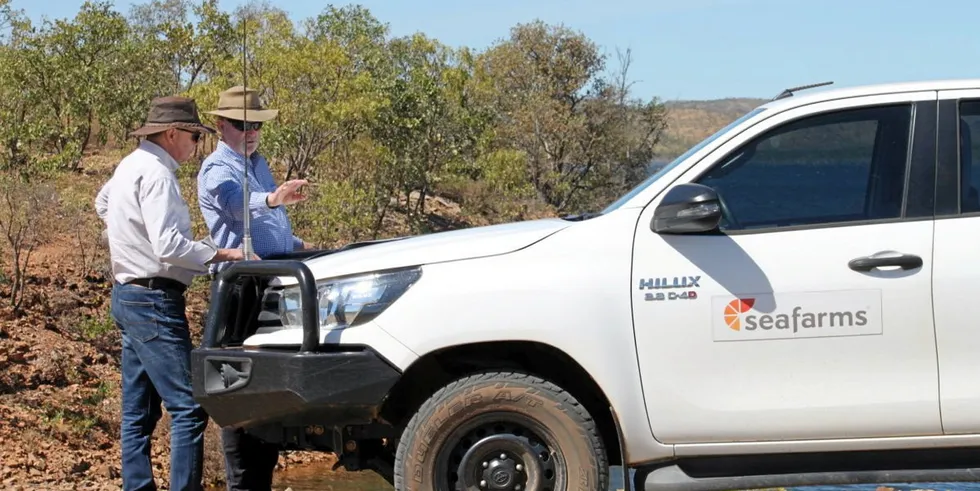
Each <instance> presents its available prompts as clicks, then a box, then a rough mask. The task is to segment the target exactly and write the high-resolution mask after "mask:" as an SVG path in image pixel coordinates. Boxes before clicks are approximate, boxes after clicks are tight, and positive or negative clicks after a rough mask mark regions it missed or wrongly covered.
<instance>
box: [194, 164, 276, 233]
mask: <svg viewBox="0 0 980 491" xmlns="http://www.w3.org/2000/svg"><path fill="white" fill-rule="evenodd" d="M201 185H202V189H203V191H204V192H205V193H207V195H208V196H211V197H212V198H213V199H214V200H215V202H216V203H217V205H218V208H219V210H221V212H222V213H227V214H229V215H231V217H232V218H234V219H235V220H239V221H241V220H244V219H245V215H244V214H243V213H242V195H243V193H244V191H242V183H241V180H240V178H239V176H238V175H237V174H236V173H235V172H233V171H232V170H231V169H229V168H228V167H227V166H224V165H219V164H209V165H207V166H206V167H205V168H204V169H201ZM270 194H272V193H267V192H265V191H256V190H254V189H249V193H248V208H249V209H250V210H251V211H252V215H253V216H254V215H265V214H267V213H271V212H272V208H270V207H269V204H268V203H267V202H266V198H267V197H268V196H269V195H270Z"/></svg>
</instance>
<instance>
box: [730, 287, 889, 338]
mask: <svg viewBox="0 0 980 491" xmlns="http://www.w3.org/2000/svg"><path fill="white" fill-rule="evenodd" d="M712 306H713V307H714V308H715V314H714V315H713V317H714V320H713V322H712V324H713V325H714V329H713V330H714V339H715V341H741V340H752V339H785V338H810V337H829V336H854V335H868V334H881V328H882V325H881V294H880V292H879V291H877V290H869V291H840V292H817V293H792V294H789V293H787V294H778V295H775V296H773V295H771V294H767V295H752V296H743V297H740V298H732V297H715V298H714V299H713V301H712ZM761 310H764V311H761Z"/></svg>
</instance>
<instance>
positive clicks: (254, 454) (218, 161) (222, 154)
mask: <svg viewBox="0 0 980 491" xmlns="http://www.w3.org/2000/svg"><path fill="white" fill-rule="evenodd" d="M246 109H247V110H246ZM207 114H211V115H214V116H216V118H215V119H216V125H215V126H216V127H217V129H218V130H219V131H220V133H221V140H220V141H219V142H218V145H217V148H215V150H214V152H212V153H211V155H209V156H208V157H207V158H206V159H205V160H204V162H203V164H202V165H201V172H200V173H199V174H198V176H197V183H198V184H197V185H198V189H197V195H198V204H199V205H200V207H201V214H202V215H203V216H204V221H205V222H207V225H208V229H209V230H210V232H211V239H212V240H213V241H214V242H215V243H216V244H218V247H227V248H237V247H241V243H242V236H243V235H244V213H243V210H242V208H243V206H242V205H243V203H242V202H243V194H244V191H243V188H242V180H243V179H244V177H245V172H244V167H243V160H244V158H243V152H244V154H246V155H248V166H249V167H248V183H249V184H248V186H249V212H250V214H251V215H250V217H251V218H250V219H251V222H250V231H251V235H252V247H253V250H254V252H255V255H257V256H258V257H259V258H265V257H268V256H270V255H276V254H285V253H289V252H293V251H295V250H302V249H310V246H309V245H308V244H306V243H305V242H303V240H301V239H300V238H299V237H296V236H295V235H294V234H293V229H292V225H291V224H290V223H289V217H288V216H287V215H286V210H285V205H289V204H292V203H297V202H299V201H302V200H304V199H306V197H305V196H304V195H303V194H301V192H300V189H301V188H302V186H303V185H305V184H307V182H306V181H305V180H301V179H298V180H291V181H287V182H285V183H283V184H282V185H280V186H276V182H275V179H274V178H273V177H272V173H271V172H270V171H269V165H268V162H267V161H266V159H265V158H264V157H262V156H261V155H260V154H258V153H256V149H258V146H259V137H260V134H261V130H262V124H263V123H264V122H266V121H269V120H271V119H274V118H275V117H276V116H277V114H278V110H276V109H266V108H264V107H262V105H261V102H260V101H259V96H258V92H257V91H255V90H253V89H246V88H245V87H242V86H237V87H232V88H231V89H228V90H226V91H224V92H222V93H221V94H220V96H219V98H218V109H217V110H215V111H209V112H208V113H207ZM246 118H247V121H245V119H246ZM225 267H227V265H224V264H215V265H213V266H212V267H211V272H212V273H218V272H220V271H222V270H223V269H224V268H225ZM221 439H222V443H223V445H224V450H225V471H226V476H227V479H228V490H229V491H242V490H270V489H271V487H272V473H273V471H274V470H275V466H276V463H277V462H278V460H279V449H278V447H277V446H274V445H270V444H267V443H264V442H263V441H261V440H259V439H257V438H254V437H252V436H251V435H249V434H248V433H246V432H244V431H242V430H235V429H231V428H223V429H222V432H221Z"/></svg>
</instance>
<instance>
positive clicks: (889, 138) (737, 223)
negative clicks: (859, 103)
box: [698, 104, 912, 230]
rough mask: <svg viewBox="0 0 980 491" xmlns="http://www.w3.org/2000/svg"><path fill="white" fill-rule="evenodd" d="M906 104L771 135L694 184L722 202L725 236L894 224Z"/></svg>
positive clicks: (842, 114) (906, 135)
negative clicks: (885, 221)
mask: <svg viewBox="0 0 980 491" xmlns="http://www.w3.org/2000/svg"><path fill="white" fill-rule="evenodd" d="M911 111H912V107H911V105H909V104H900V105H890V106H874V107H865V108H858V109H850V110H842V111H834V112H830V113H823V114H819V115H815V116H809V117H805V118H802V119H799V120H794V121H791V122H789V123H786V124H784V125H782V126H780V127H776V128H774V129H772V130H770V131H768V132H766V133H764V134H762V135H760V136H759V137H758V138H756V139H755V140H754V141H750V142H749V143H747V144H746V145H744V146H743V147H741V148H739V149H738V150H736V151H735V152H732V153H731V154H730V155H728V156H726V157H725V158H723V159H722V160H721V161H720V162H719V163H718V164H717V165H715V166H714V167H712V168H711V169H709V170H708V171H707V172H706V173H705V174H703V175H702V176H701V178H700V179H699V180H698V182H699V183H701V184H704V185H707V186H711V187H713V188H714V189H715V190H716V191H718V193H719V194H721V197H722V199H723V200H724V201H725V204H726V205H727V208H728V210H729V213H730V215H731V217H732V218H733V220H732V221H731V223H729V221H728V220H723V221H722V228H723V229H726V230H739V229H759V228H773V227H786V226H800V225H818V224H830V223H841V222H856V221H869V220H882V219H890V218H898V217H900V216H901V213H902V198H903V196H904V190H905V168H906V165H907V159H908V148H909V141H910V138H911V124H912V123H911V119H912V118H911V114H912V112H911Z"/></svg>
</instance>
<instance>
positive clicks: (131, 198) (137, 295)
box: [95, 97, 243, 489]
mask: <svg viewBox="0 0 980 491" xmlns="http://www.w3.org/2000/svg"><path fill="white" fill-rule="evenodd" d="M214 132H215V131H214V129H212V128H210V127H208V126H205V125H204V124H203V123H201V120H200V119H199V117H198V113H197V106H196V104H195V102H194V100H193V99H189V98H186V97H159V98H156V99H153V101H152V103H151V105H150V110H149V113H148V114H147V118H146V122H145V123H144V125H143V126H142V127H140V128H139V129H137V130H135V131H133V132H132V133H130V135H132V136H137V137H144V139H143V141H141V142H140V144H139V146H138V147H137V148H136V150H134V151H133V152H132V153H130V154H129V155H127V156H126V157H125V158H123V159H122V161H121V162H119V165H118V166H117V167H116V169H115V171H114V172H113V174H112V177H111V178H110V179H109V181H108V182H107V183H106V184H105V185H104V186H103V187H102V189H101V190H100V191H99V194H98V197H97V198H96V202H95V208H96V212H97V213H98V215H99V218H101V219H102V220H103V221H105V223H106V227H107V231H106V236H107V240H108V244H109V255H110V260H111V262H112V273H113V280H114V281H113V286H112V309H111V312H112V318H113V320H114V321H115V323H116V326H117V327H118V328H119V330H120V332H121V334H122V367H121V368H122V431H121V435H122V479H123V489H152V488H154V487H155V486H154V479H153V470H152V467H151V464H150V455H151V449H150V441H151V438H152V435H153V431H154V428H155V427H156V423H157V421H158V420H159V419H160V417H161V415H162V413H161V408H160V405H161V403H162V404H163V405H164V406H165V407H166V408H167V412H168V413H169V414H170V416H171V418H172V420H171V430H170V434H171V440H170V489H201V476H202V469H203V455H204V429H205V427H206V426H207V414H206V413H205V412H204V410H203V409H202V408H201V407H200V406H199V405H198V404H197V403H196V402H195V401H194V397H193V394H192V390H191V379H190V351H191V339H190V331H189V330H188V323H187V317H186V314H185V311H184V307H185V299H184V293H185V291H186V289H187V287H188V285H189V284H190V283H191V281H192V280H193V279H194V276H198V275H204V274H207V271H208V267H209V266H210V265H211V264H214V263H218V262H224V261H238V260H241V259H242V258H243V256H242V252H241V251H240V250H237V249H229V248H217V247H215V246H214V244H213V243H211V242H210V241H209V240H205V241H195V240H194V238H193V235H192V232H191V219H190V213H189V210H188V207H187V203H186V202H185V201H184V199H183V198H182V197H181V196H180V188H179V187H178V184H177V176H176V175H175V171H176V170H177V167H178V166H179V165H180V164H179V162H182V161H185V160H187V159H188V158H190V156H191V155H192V154H193V152H194V149H195V148H196V146H197V141H198V140H199V139H200V136H201V134H203V133H214Z"/></svg>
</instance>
